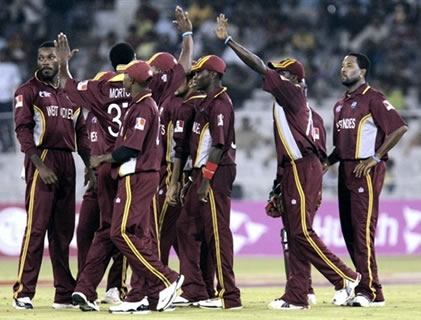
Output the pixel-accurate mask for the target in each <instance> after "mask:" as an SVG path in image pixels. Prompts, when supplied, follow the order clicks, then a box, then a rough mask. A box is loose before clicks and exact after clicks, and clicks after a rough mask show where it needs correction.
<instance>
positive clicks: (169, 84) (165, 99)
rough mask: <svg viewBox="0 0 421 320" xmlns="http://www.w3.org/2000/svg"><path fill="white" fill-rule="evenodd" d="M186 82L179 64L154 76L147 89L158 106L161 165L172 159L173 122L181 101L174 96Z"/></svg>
mask: <svg viewBox="0 0 421 320" xmlns="http://www.w3.org/2000/svg"><path fill="white" fill-rule="evenodd" d="M185 80H186V73H185V71H184V68H183V66H182V65H181V64H176V65H175V66H174V68H172V69H170V70H169V71H167V72H165V73H158V74H155V75H154V76H153V78H152V82H151V83H150V85H149V88H150V89H151V90H152V97H153V98H154V100H155V101H156V103H157V104H158V106H159V116H160V118H161V120H160V121H161V130H160V132H161V143H162V148H163V150H164V152H163V154H162V159H161V160H162V161H161V163H162V164H163V165H164V164H165V163H170V162H172V161H173V158H174V151H173V148H174V143H173V138H172V134H173V122H172V118H173V117H174V113H175V110H176V109H177V108H178V107H180V106H181V104H182V103H183V99H182V98H181V97H177V96H175V95H174V93H175V91H176V90H177V89H178V88H179V87H180V86H181V85H182V84H183V83H184V81H185Z"/></svg>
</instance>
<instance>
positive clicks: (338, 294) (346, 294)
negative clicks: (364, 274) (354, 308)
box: [332, 272, 361, 306]
mask: <svg viewBox="0 0 421 320" xmlns="http://www.w3.org/2000/svg"><path fill="white" fill-rule="evenodd" d="M360 281H361V274H360V273H358V272H357V279H355V280H354V281H350V280H345V288H343V289H341V290H336V291H335V295H334V296H333V299H332V304H336V305H337V306H346V305H347V302H348V300H350V299H352V298H353V297H354V290H355V287H356V286H358V284H359V283H360Z"/></svg>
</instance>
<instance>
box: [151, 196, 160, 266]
mask: <svg viewBox="0 0 421 320" xmlns="http://www.w3.org/2000/svg"><path fill="white" fill-rule="evenodd" d="M152 210H153V222H154V226H155V233H156V242H157V246H158V258H159V260H161V228H160V226H159V225H158V206H157V205H156V195H154V196H153V198H152Z"/></svg>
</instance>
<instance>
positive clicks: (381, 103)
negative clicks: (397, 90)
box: [370, 94, 407, 135]
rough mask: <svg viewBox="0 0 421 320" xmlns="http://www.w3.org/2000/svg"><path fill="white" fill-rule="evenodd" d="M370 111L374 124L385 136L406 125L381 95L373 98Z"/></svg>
mask: <svg viewBox="0 0 421 320" xmlns="http://www.w3.org/2000/svg"><path fill="white" fill-rule="evenodd" d="M370 111H371V114H372V116H373V119H374V122H375V123H376V124H377V125H378V126H379V127H380V128H381V129H382V130H383V131H384V133H385V134H386V135H389V134H390V133H392V132H393V131H395V130H397V129H399V128H400V127H402V126H405V125H407V124H406V122H405V120H403V118H402V117H401V116H400V114H399V113H398V112H397V111H396V109H395V108H394V107H393V105H392V104H391V103H390V102H389V101H387V99H386V98H385V97H384V96H383V95H382V94H378V95H376V96H374V97H373V99H372V100H371V103H370Z"/></svg>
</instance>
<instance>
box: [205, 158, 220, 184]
mask: <svg viewBox="0 0 421 320" xmlns="http://www.w3.org/2000/svg"><path fill="white" fill-rule="evenodd" d="M216 168H218V165H217V164H216V163H214V162H210V161H208V162H207V163H206V167H205V168H204V169H203V178H205V179H208V180H212V177H213V175H214V174H215V171H216Z"/></svg>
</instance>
